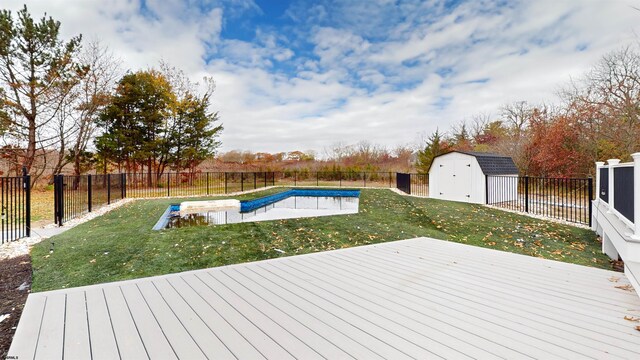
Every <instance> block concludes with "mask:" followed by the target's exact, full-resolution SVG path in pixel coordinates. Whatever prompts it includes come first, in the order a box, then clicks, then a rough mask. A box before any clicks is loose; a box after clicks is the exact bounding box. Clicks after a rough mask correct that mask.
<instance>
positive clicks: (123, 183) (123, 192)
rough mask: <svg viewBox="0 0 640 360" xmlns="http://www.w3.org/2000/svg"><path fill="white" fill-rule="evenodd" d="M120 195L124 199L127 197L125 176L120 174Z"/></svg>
mask: <svg viewBox="0 0 640 360" xmlns="http://www.w3.org/2000/svg"><path fill="white" fill-rule="evenodd" d="M120 187H121V189H120V195H121V197H122V198H123V199H124V198H126V197H127V174H126V173H123V174H120Z"/></svg>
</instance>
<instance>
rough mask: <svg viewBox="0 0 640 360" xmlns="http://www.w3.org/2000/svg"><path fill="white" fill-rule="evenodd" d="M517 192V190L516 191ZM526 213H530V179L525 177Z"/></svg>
mask: <svg viewBox="0 0 640 360" xmlns="http://www.w3.org/2000/svg"><path fill="white" fill-rule="evenodd" d="M516 191H517V190H516ZM524 212H527V213H528V212H529V177H528V176H525V177H524Z"/></svg>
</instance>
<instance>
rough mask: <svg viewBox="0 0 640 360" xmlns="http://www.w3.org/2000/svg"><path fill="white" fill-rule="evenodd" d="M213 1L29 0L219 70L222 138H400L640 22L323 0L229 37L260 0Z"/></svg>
mask: <svg viewBox="0 0 640 360" xmlns="http://www.w3.org/2000/svg"><path fill="white" fill-rule="evenodd" d="M205 3H206V4H208V6H206V7H205V8H203V7H201V6H196V5H197V4H195V1H188V2H184V1H179V0H170V1H161V0H154V1H147V2H146V10H145V11H143V12H141V11H140V8H141V3H140V2H139V1H134V0H109V1H104V0H103V1H100V0H37V1H36V0H34V1H28V2H27V4H28V6H29V10H30V11H31V13H32V14H34V16H36V17H39V16H40V15H41V14H42V13H43V12H45V11H46V12H47V13H48V14H49V15H51V16H53V17H54V18H55V19H57V20H60V21H61V22H62V31H63V34H64V35H65V36H71V35H72V34H77V33H80V32H81V33H83V34H84V35H85V36H86V37H88V38H92V37H98V38H101V39H102V41H103V42H104V43H105V44H107V45H108V46H109V47H110V48H111V49H112V50H113V51H114V52H116V54H117V55H119V56H120V57H121V58H122V59H123V60H124V62H125V64H126V66H128V67H129V68H131V69H137V68H141V67H142V68H144V67H148V66H154V65H157V64H158V61H159V60H160V59H164V60H167V61H168V62H170V63H171V64H173V65H175V66H178V67H180V68H182V69H184V70H185V71H186V72H187V73H189V74H192V75H193V76H194V78H196V77H201V76H203V75H211V76H213V77H214V79H215V80H216V81H217V91H216V94H215V96H214V99H213V101H214V108H215V109H219V110H220V114H221V117H222V121H223V124H224V126H225V131H224V134H223V136H222V141H223V147H224V149H225V150H230V149H235V148H241V149H251V150H254V151H287V150H295V149H316V150H321V149H322V148H324V147H325V146H329V145H330V144H331V143H334V142H336V141H343V142H347V143H355V142H357V141H359V140H364V139H366V140H369V141H372V142H378V143H381V144H384V145H388V146H392V145H394V144H400V143H407V142H410V141H412V140H413V139H415V138H416V134H418V133H422V132H424V131H427V132H430V131H433V130H435V129H436V128H440V129H441V130H443V129H447V128H448V127H449V125H450V124H452V123H456V122H458V121H460V120H461V119H463V118H465V117H469V116H471V115H473V114H475V113H478V112H491V113H493V114H494V115H495V114H496V113H497V109H498V108H499V107H500V105H502V104H505V103H509V102H512V101H517V100H527V101H529V102H540V101H555V100H556V98H555V93H556V90H557V89H558V87H559V86H561V85H562V84H563V83H566V82H567V81H568V80H569V77H576V76H579V75H580V74H581V73H583V72H584V71H586V70H587V69H589V67H590V66H592V65H593V64H594V63H595V62H596V61H597V60H598V58H600V57H601V56H602V55H604V54H605V53H606V52H608V51H611V50H613V49H616V48H619V47H621V46H624V45H629V44H633V43H637V41H638V38H637V35H636V34H637V33H638V32H639V31H640V21H639V20H640V11H637V10H634V9H633V8H632V7H631V6H632V5H633V4H634V1H632V0H588V1H557V0H536V1H510V2H507V4H506V5H505V4H501V3H502V2H496V1H491V0H486V1H467V2H465V3H462V4H460V5H459V6H457V7H455V8H453V9H451V8H447V6H445V5H443V2H441V1H437V0H432V1H397V2H394V1H386V0H381V1H379V2H373V1H361V2H355V1H341V0H334V1H333V2H330V1H329V0H325V1H321V2H318V3H314V4H309V3H308V2H300V3H297V4H294V5H292V6H291V7H290V8H289V9H288V10H287V11H286V13H285V14H283V15H282V17H283V18H286V19H288V20H289V21H292V22H293V25H291V24H288V25H287V27H286V28H277V27H274V26H257V25H256V26H255V29H251V28H249V33H253V34H254V35H255V36H254V38H253V39H246V38H240V37H237V38H225V37H224V36H225V35H224V34H225V29H226V28H228V26H229V25H230V24H232V23H233V22H234V21H244V20H243V14H246V13H247V12H250V13H251V14H254V15H255V14H257V15H255V16H261V15H260V14H262V12H261V10H260V9H259V8H258V7H257V6H256V5H255V3H254V2H253V1H248V0H247V1H237V0H234V1H231V2H225V1H224V0H220V1H209V2H205ZM229 4H231V5H229ZM5 6H6V5H5ZM7 7H9V8H12V9H14V10H15V9H18V8H20V7H21V5H20V4H19V3H15V4H14V3H12V4H10V5H8V6H7ZM264 16H267V15H264ZM247 21H249V20H247ZM248 24H249V25H247V24H245V26H249V27H250V26H252V23H251V22H250V21H249V22H248ZM205 59H207V60H208V62H207V61H206V60H205Z"/></svg>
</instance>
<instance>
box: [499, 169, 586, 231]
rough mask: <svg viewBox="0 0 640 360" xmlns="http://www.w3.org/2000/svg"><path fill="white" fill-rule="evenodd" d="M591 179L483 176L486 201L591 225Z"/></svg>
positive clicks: (506, 207) (504, 206)
mask: <svg viewBox="0 0 640 360" xmlns="http://www.w3.org/2000/svg"><path fill="white" fill-rule="evenodd" d="M593 197H594V194H593V179H591V178H584V179H567V178H543V177H531V176H508V175H496V176H487V177H486V203H487V204H489V205H494V206H498V207H501V208H505V209H509V210H515V211H521V212H526V213H530V214H534V215H540V216H544V217H548V218H553V219H560V220H564V221H568V222H573V223H580V224H586V225H589V226H591V214H592V208H591V200H593Z"/></svg>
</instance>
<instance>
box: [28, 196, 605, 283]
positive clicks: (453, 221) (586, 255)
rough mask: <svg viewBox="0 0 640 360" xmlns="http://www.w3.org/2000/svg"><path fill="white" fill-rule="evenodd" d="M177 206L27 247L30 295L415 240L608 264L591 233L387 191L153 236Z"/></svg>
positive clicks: (155, 205)
mask: <svg viewBox="0 0 640 360" xmlns="http://www.w3.org/2000/svg"><path fill="white" fill-rule="evenodd" d="M278 191H283V190H282V189H271V190H267V191H263V192H259V193H254V194H250V195H245V196H242V197H239V198H244V199H247V198H254V197H259V196H263V195H265V194H267V193H273V192H278ZM179 201H180V200H179V199H158V200H138V201H135V202H132V203H129V204H127V205H125V206H123V207H121V208H119V209H116V210H114V211H112V212H110V213H108V214H106V215H104V216H101V217H99V218H96V219H94V220H92V221H89V222H87V223H85V224H82V225H79V226H77V227H75V228H73V229H71V230H69V231H67V232H65V233H63V234H61V235H59V236H56V237H54V238H51V239H49V241H44V242H42V243H40V244H38V245H36V246H35V247H34V248H33V250H32V262H33V271H34V275H33V290H34V291H44V290H52V289H59V288H66V287H74V286H81V285H89V284H96V283H101V282H107V281H116V280H124V279H131V278H138V277H144V276H151V275H160V274H168V273H173V272H179V271H185V270H192V269H201V268H207V267H213V266H220V265H226V264H233V263H241V262H247V261H255V260H262V259H269V258H275V257H280V256H290V255H296V254H304V253H311V252H316V251H324V250H332V249H339V248H344V247H350V246H357V245H365V244H371V243H378V242H385V241H393V240H399V239H408V238H413V237H418V236H427V237H433V238H437V239H445V240H450V241H455V242H461V243H465V244H470V245H476V246H482V247H487V248H494V249H498V250H504V251H509V252H514V253H520V254H526V255H531V256H537V257H542V258H547V259H554V260H560V261H565V262H571V263H575V264H581V265H588V266H594V267H599V268H605V269H610V268H611V265H610V262H609V259H608V258H607V257H606V256H605V255H603V254H601V251H600V246H601V245H600V243H599V242H598V241H597V240H596V237H595V235H594V233H593V232H592V231H590V230H587V229H581V228H576V227H572V226H567V225H562V224H557V223H554V222H549V221H543V220H538V219H534V218H530V217H526V216H522V215H517V214H513V213H507V212H503V211H500V210H495V209H490V208H486V207H484V206H480V205H471V204H463V203H455V202H447V201H440V200H435V199H424V198H413V197H406V196H400V195H397V194H395V193H393V192H391V191H388V190H372V189H369V190H362V192H361V197H360V212H359V213H358V214H354V215H343V216H332V217H319V218H305V219H293V220H279V221H269V222H256V223H242V224H231V225H222V226H208V227H207V226H202V227H190V228H180V229H168V230H163V231H153V230H151V228H152V226H153V225H154V224H155V222H156V221H157V220H158V218H159V217H160V215H161V214H162V212H163V211H164V210H165V209H166V207H167V206H168V205H169V204H170V203H176V202H179ZM51 249H52V251H51ZM276 249H278V250H276ZM279 250H282V251H284V252H285V253H284V254H282V253H281V252H280V251H279Z"/></svg>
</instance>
